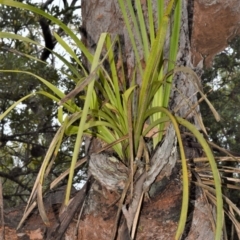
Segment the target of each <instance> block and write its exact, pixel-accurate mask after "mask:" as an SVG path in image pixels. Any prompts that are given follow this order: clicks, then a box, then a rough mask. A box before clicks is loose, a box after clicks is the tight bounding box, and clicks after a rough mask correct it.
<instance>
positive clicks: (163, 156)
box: [143, 124, 177, 192]
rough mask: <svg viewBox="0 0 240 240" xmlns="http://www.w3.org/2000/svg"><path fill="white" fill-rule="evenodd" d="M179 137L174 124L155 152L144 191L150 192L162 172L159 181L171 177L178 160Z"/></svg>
mask: <svg viewBox="0 0 240 240" xmlns="http://www.w3.org/2000/svg"><path fill="white" fill-rule="evenodd" d="M176 145H177V138H176V134H175V130H174V128H173V125H172V124H171V125H170V126H169V128H168V131H167V134H166V136H165V138H164V141H163V143H162V145H161V146H159V147H158V149H157V150H156V152H155V153H154V155H153V157H152V159H151V164H150V169H149V171H148V172H147V174H146V180H145V182H144V184H143V191H144V192H148V189H149V187H150V186H151V185H152V183H153V182H154V181H155V179H156V177H157V176H158V175H159V174H160V178H159V181H161V179H162V178H163V177H165V176H166V177H169V176H170V174H171V173H172V169H173V168H174V166H175V164H176V161H177V148H176Z"/></svg>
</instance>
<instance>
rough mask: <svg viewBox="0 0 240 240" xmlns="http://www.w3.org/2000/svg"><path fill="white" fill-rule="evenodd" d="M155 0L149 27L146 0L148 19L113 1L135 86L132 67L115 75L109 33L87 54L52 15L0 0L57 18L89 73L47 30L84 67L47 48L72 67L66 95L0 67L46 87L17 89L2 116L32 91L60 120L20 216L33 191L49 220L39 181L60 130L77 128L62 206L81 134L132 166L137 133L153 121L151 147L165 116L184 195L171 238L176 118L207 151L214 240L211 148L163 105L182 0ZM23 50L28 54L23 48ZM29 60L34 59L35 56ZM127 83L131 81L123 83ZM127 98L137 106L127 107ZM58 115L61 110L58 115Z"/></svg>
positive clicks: (186, 194) (145, 131) (219, 197)
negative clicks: (176, 189)
mask: <svg viewBox="0 0 240 240" xmlns="http://www.w3.org/2000/svg"><path fill="white" fill-rule="evenodd" d="M157 2H158V11H157V16H156V17H157V19H158V21H157V22H158V24H157V26H156V25H155V23H154V13H153V9H152V2H151V0H148V1H147V6H148V19H144V16H143V10H142V6H141V4H140V1H136V6H135V7H136V14H135V12H134V9H133V6H132V1H130V0H126V1H120V0H119V6H120V8H121V11H122V15H123V17H124V20H125V24H126V26H127V29H128V32H129V37H130V39H131V43H132V47H133V50H134V53H135V58H136V69H135V71H136V72H138V73H139V74H140V76H141V79H142V83H141V85H140V86H137V85H136V84H135V76H136V74H135V75H133V78H132V79H130V80H129V79H126V77H125V76H126V74H125V72H124V69H123V68H122V69H121V71H122V73H121V76H123V77H122V79H121V80H120V79H119V76H118V73H117V67H116V62H115V59H114V52H113V47H114V46H115V45H116V44H118V45H119V46H120V42H119V38H118V37H116V38H115V39H112V38H111V36H110V35H109V34H108V33H102V34H101V35H100V37H99V41H98V43H97V48H96V51H95V53H94V55H92V54H91V53H90V51H88V49H87V48H86V47H85V46H84V44H83V43H82V42H81V40H79V38H78V37H77V36H76V35H75V34H74V33H73V32H72V31H71V30H70V29H69V28H68V27H67V26H66V25H64V24H63V23H62V22H61V21H59V20H58V19H56V18H54V17H52V16H51V15H49V14H47V13H45V12H43V11H41V10H40V9H37V8H35V7H33V6H30V5H26V4H22V3H20V2H16V1H11V0H8V1H4V0H0V3H2V4H5V5H8V6H13V7H18V8H21V9H25V10H29V11H32V12H34V13H36V14H39V15H41V16H42V17H45V18H47V19H49V20H51V21H52V22H54V23H55V24H57V25H58V26H59V27H61V28H62V29H63V30H64V31H65V33H66V34H67V35H68V36H69V37H70V38H71V39H72V40H73V41H74V43H75V44H76V46H77V47H78V48H79V49H80V50H81V52H82V54H83V55H84V56H85V57H86V59H87V60H88V61H89V63H90V66H91V69H90V72H89V74H88V73H87V71H86V69H85V68H84V66H83V64H82V63H81V61H80V60H79V58H78V56H77V55H76V54H75V53H74V51H72V49H71V48H70V47H69V46H68V44H67V43H66V42H65V41H64V40H63V39H62V38H61V37H60V36H58V35H57V34H56V33H54V37H55V38H56V40H57V41H58V43H59V44H60V45H61V46H62V47H63V48H64V49H65V51H66V53H68V54H69V55H70V56H71V58H73V59H74V60H75V61H76V63H77V64H78V67H80V69H81V70H82V72H83V73H84V76H82V75H81V74H80V73H79V71H78V69H77V68H76V67H74V66H73V65H72V64H71V63H69V62H68V61H67V60H66V59H64V58H63V57H61V56H60V55H59V54H57V53H56V52H54V51H52V53H53V54H54V55H55V56H56V57H57V58H59V60H61V61H62V62H63V63H64V64H65V66H66V67H67V68H68V69H69V71H71V73H72V75H73V76H74V80H75V79H78V82H77V84H76V88H75V89H74V90H73V91H72V92H70V93H69V94H68V95H65V94H64V93H63V92H62V91H61V90H60V89H58V88H57V86H54V85H52V84H51V83H50V82H48V81H47V80H46V79H43V78H41V77H39V76H37V75H35V74H33V73H30V72H24V71H20V70H5V71H3V70H1V72H5V73H7V72H12V73H13V72H14V73H16V74H17V73H24V74H30V75H32V76H33V77H34V78H36V79H37V80H39V81H41V82H42V83H43V84H45V85H46V86H47V87H48V88H49V92H47V91H37V92H35V93H32V94H29V95H27V96H24V97H23V98H22V99H20V100H19V101H17V102H16V103H14V104H13V105H12V106H11V107H10V108H9V109H8V110H7V111H6V112H5V113H3V114H2V115H1V116H0V119H3V118H4V117H5V116H6V115H7V114H8V113H9V112H10V111H11V109H13V108H14V107H15V106H16V105H17V104H18V103H20V102H21V101H24V100H26V99H27V98H29V97H30V96H32V95H34V94H41V95H44V96H46V97H47V98H50V99H52V100H53V101H55V102H57V103H59V105H60V106H59V110H58V120H59V122H60V123H61V126H60V128H59V130H58V132H57V133H56V135H55V137H54V139H53V140H52V143H51V145H50V146H49V149H48V152H47V154H46V156H45V159H44V161H43V163H42V167H41V169H40V171H39V174H38V176H37V179H36V182H35V185H34V187H33V190H32V193H31V196H30V198H29V201H28V205H27V208H26V211H25V215H24V216H25V217H26V214H27V211H28V209H29V207H30V205H31V204H32V202H33V201H34V199H35V198H37V201H38V207H39V211H40V214H41V217H42V219H43V221H44V222H45V223H46V224H49V220H48V218H47V215H46V213H45V210H44V205H43V200H42V186H43V184H44V179H45V178H46V176H47V175H48V173H49V168H50V167H51V166H52V163H53V161H54V159H55V157H56V155H57V152H58V150H59V148H60V145H61V141H62V138H63V136H64V134H66V135H68V136H71V135H76V142H75V147H74V152H73V157H72V161H71V166H70V169H69V179H68V185H67V190H66V197H65V205H67V204H68V202H69V197H70V189H71V186H72V181H73V177H74V170H75V167H76V164H77V160H78V155H79V146H81V144H82V141H83V137H84V136H85V135H88V136H94V137H97V138H99V139H101V140H102V141H104V142H105V143H106V144H107V145H109V146H110V145H111V147H112V148H113V150H114V152H115V153H116V154H117V155H118V157H119V159H121V160H122V161H123V162H125V164H126V165H127V166H129V168H131V169H132V171H133V161H134V159H135V157H136V153H137V152H138V149H139V147H140V139H142V138H143V137H145V136H147V134H148V133H149V131H150V130H151V129H153V128H157V129H158V131H159V134H158V135H157V136H156V137H155V138H154V140H153V141H154V146H156V145H157V143H158V142H159V141H160V140H162V137H163V134H162V130H163V129H164V126H165V123H166V121H168V122H172V123H173V125H174V128H175V131H176V135H177V138H178V142H179V148H180V155H181V161H182V172H183V202H182V210H181V216H180V221H179V226H178V230H177V232H176V237H175V239H180V238H181V235H182V233H183V231H184V228H185V224H186V218H187V210H188V201H189V181H188V170H187V163H186V159H185V153H184V149H183V144H182V140H181V136H180V130H179V127H178V125H179V124H180V125H183V126H185V127H186V128H188V129H189V130H190V131H191V132H192V133H193V134H194V136H195V137H196V138H197V139H198V140H199V142H200V143H201V145H202V146H203V148H204V150H205V152H206V154H207V156H208V159H209V163H210V166H211V170H212V173H213V177H214V184H215V189H216V206H217V221H216V237H215V239H221V232H222V222H223V212H222V209H223V203H222V193H221V181H220V176H219V174H218V169H217V166H216V164H215V161H214V158H213V155H212V153H211V150H210V148H209V147H208V145H207V143H206V141H205V140H204V139H203V138H202V137H201V134H200V133H199V132H198V131H197V129H196V128H195V127H194V126H193V125H191V124H190V123H189V122H187V121H186V120H183V119H181V118H179V117H175V116H173V115H172V114H171V112H170V111H169V110H167V107H168V102H169V96H170V92H171V82H172V78H173V71H172V70H173V69H174V62H175V61H176V54H177V50H178V40H179V31H180V22H181V7H182V4H181V1H180V0H176V1H174V0H170V1H169V3H168V5H167V6H166V8H165V6H164V1H157ZM125 3H126V5H125ZM173 8H174V11H173ZM164 9H165V10H164ZM129 15H130V17H129ZM171 16H173V28H172V31H171V34H170V36H171V38H170V50H169V56H168V60H167V61H165V60H164V56H163V50H164V43H165V39H166V34H167V31H168V27H169V22H170V18H171ZM131 23H133V27H134V29H135V32H136V36H134V35H133V34H132V30H131ZM0 37H1V38H8V39H18V40H20V41H24V42H28V43H31V44H38V43H37V42H35V41H32V40H31V39H29V38H26V37H22V36H19V35H15V34H11V33H4V32H1V33H0ZM136 42H138V43H139V44H140V47H141V49H142V50H143V53H144V54H143V57H144V61H145V63H146V67H145V68H144V69H143V68H142V64H141V59H140V56H139V53H138V49H137V44H136ZM103 49H104V51H103ZM119 51H120V52H119V53H120V55H121V49H119ZM103 52H104V53H103ZM26 56H27V57H29V58H33V57H31V56H28V55H26ZM33 59H34V60H37V61H39V60H38V59H36V58H33ZM120 60H121V59H120ZM104 61H108V62H109V64H110V71H109V72H107V71H106V69H105V68H104V66H103V62H104ZM166 64H167V65H166ZM166 66H167V67H166ZM68 77H71V76H68ZM127 81H129V82H130V83H129V82H127ZM129 85H130V87H128V88H127V86H129ZM80 91H85V93H86V94H85V97H84V99H83V100H84V106H83V108H82V109H81V108H80V107H79V106H77V105H76V104H75V103H74V101H72V99H73V98H75V97H76V95H77V94H78V93H79V92H80ZM137 92H139V97H138V101H136V103H135V101H133V96H134V95H135V94H136V93H137ZM133 102H134V103H133ZM133 104H136V105H135V106H134V107H133V108H132V106H133ZM132 109H134V110H132ZM66 114H67V115H66ZM64 115H66V116H65V117H64ZM147 121H149V124H148V126H147V127H146V128H145V129H144V124H145V123H146V122H147Z"/></svg>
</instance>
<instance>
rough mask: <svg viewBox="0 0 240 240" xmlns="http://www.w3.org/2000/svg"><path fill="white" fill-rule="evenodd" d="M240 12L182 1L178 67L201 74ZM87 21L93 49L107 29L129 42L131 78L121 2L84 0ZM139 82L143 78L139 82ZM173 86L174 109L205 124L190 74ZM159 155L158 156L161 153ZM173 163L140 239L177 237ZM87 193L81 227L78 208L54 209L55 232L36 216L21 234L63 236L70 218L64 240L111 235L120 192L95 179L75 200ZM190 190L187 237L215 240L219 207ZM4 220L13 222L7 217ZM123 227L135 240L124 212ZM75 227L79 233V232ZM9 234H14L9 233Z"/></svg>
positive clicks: (200, 0) (223, 4)
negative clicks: (68, 211)
mask: <svg viewBox="0 0 240 240" xmlns="http://www.w3.org/2000/svg"><path fill="white" fill-rule="evenodd" d="M141 3H142V4H143V5H144V4H146V1H141ZM155 9H156V8H155ZM239 11H240V3H239V1H238V0H230V1H225V0H211V1H210V0H195V1H194V0H183V4H182V24H181V26H182V27H181V33H180V44H179V52H178V59H177V65H178V66H187V67H190V68H192V69H193V70H194V71H195V72H196V73H197V74H199V75H201V70H202V67H203V64H205V65H206V66H210V65H211V61H212V59H213V57H214V56H215V54H217V53H218V52H219V51H221V50H222V49H224V48H225V47H226V46H227V43H228V41H229V40H230V39H231V38H233V37H234V36H236V35H237V34H238V33H239V32H240V30H239V26H240V25H239V23H240V14H239ZM82 19H83V24H82V29H83V30H84V31H83V32H84V33H85V34H83V35H84V36H83V37H84V41H85V44H86V45H87V46H88V47H89V48H92V51H94V44H95V43H97V41H98V38H99V35H100V34H101V33H102V32H109V33H111V34H112V35H113V36H114V35H116V34H118V35H120V37H121V40H122V43H123V46H124V48H123V49H124V50H123V51H124V55H125V59H124V61H125V65H126V66H125V67H126V69H127V73H128V77H129V78H130V76H131V74H132V71H133V69H134V64H135V62H134V55H133V50H132V47H131V43H130V40H129V37H128V34H127V30H126V27H125V26H124V22H123V18H122V16H121V13H120V9H119V7H118V0H101V1H100V0H99V1H95V0H82ZM133 32H134V29H133ZM166 48H167V44H166ZM139 53H140V56H141V57H142V58H143V56H142V49H139ZM140 82H141V81H140V79H139V80H138V83H139V84H140ZM173 86H174V87H173V91H172V94H171V100H170V104H169V105H170V109H171V110H172V111H173V112H174V113H175V114H176V115H179V116H181V117H186V118H188V120H190V121H192V122H193V123H194V124H195V125H196V126H198V127H199V128H200V127H201V122H200V121H199V118H198V117H196V116H200V109H199V107H196V108H195V110H194V111H190V112H189V110H190V109H191V107H192V106H194V105H195V104H196V103H197V96H196V91H197V89H196V87H195V85H194V84H193V80H192V79H191V76H189V75H187V74H183V73H178V74H176V76H175V78H174V83H173ZM183 96H184V97H183ZM171 131H172V130H171V129H169V130H168V133H167V137H165V139H164V141H165V142H166V141H171V142H172V144H171V145H169V144H165V145H164V143H163V144H162V145H161V147H162V149H161V150H162V152H164V153H165V152H168V151H170V152H171V151H172V149H168V148H169V146H173V147H176V146H175V144H174V138H173V137H171ZM168 138H169V139H168ZM170 138H172V140H171V139H170ZM187 147H188V146H186V152H187V157H189V158H193V157H198V156H199V154H201V152H199V149H194V148H190V149H189V148H187ZM156 154H157V153H155V154H154V156H160V155H156ZM170 155H171V154H170ZM170 155H169V158H170V157H171V156H170ZM169 162H170V163H169V165H167V164H166V166H165V167H164V169H165V171H166V172H165V174H163V173H161V174H160V175H159V176H157V178H156V181H155V183H154V184H153V186H152V187H151V189H150V200H149V199H145V200H144V203H143V206H142V210H141V215H140V220H139V223H138V229H137V235H136V239H137V240H140V239H148V240H150V239H153V240H157V239H163V240H169V239H174V236H175V232H176V229H177V225H178V221H179V214H180V209H181V200H182V189H181V188H182V184H181V167H180V166H178V164H177V163H176V164H175V162H174V161H173V162H171V161H169ZM163 175H165V176H163ZM85 192H87V198H86V199H85V203H84V204H82V205H83V214H82V215H81V218H80V224H79V225H78V224H77V225H76V217H77V216H75V218H73V217H74V211H73V213H72V215H69V216H64V218H63V219H61V217H60V219H58V220H57V218H56V214H55V215H54V212H52V211H50V210H49V215H50V219H52V222H53V226H55V228H53V227H52V228H51V230H52V229H54V231H52V232H51V231H50V230H47V233H48V234H46V231H45V230H44V229H46V228H45V227H44V226H43V225H42V224H40V223H39V222H41V220H40V218H39V216H37V215H36V214H33V215H32V216H31V217H30V218H29V219H28V221H27V223H26V225H25V226H24V228H23V229H21V231H20V232H21V233H22V236H26V235H28V236H29V239H61V236H59V234H58V232H59V231H60V230H61V229H62V227H63V225H64V221H65V222H66V218H68V219H70V220H72V221H71V223H70V225H69V226H68V229H67V232H66V233H65V237H66V238H65V239H81V240H84V239H86V240H89V239H93V240H94V239H104V240H105V239H111V236H112V232H113V227H114V221H115V217H116V212H117V209H118V200H119V195H118V193H116V192H113V191H109V190H107V189H106V188H105V187H104V186H102V185H101V184H100V183H99V182H98V181H96V180H93V182H91V187H90V189H87V186H86V187H85V188H84V189H83V190H81V192H80V193H78V195H76V196H75V200H74V198H73V201H72V202H73V203H74V202H75V204H76V202H81V203H82V202H83V196H84V194H85ZM190 192H191V199H190V207H189V213H188V221H187V227H186V230H185V232H184V239H188V240H190V239H192V240H196V239H199V240H208V239H209V240H212V239H214V229H213V225H212V220H213V218H214V217H213V218H211V217H210V216H212V215H214V210H213V209H210V208H209V204H207V202H206V198H205V197H204V196H203V194H202V192H201V190H200V189H199V188H197V187H195V186H192V187H191V191H190ZM72 207H75V208H74V209H75V210H76V213H79V211H80V209H79V208H80V206H79V205H74V206H73V205H72ZM15 213H16V212H15V211H10V212H8V213H6V214H5V215H6V219H8V218H12V217H13V216H16V215H14V214H15ZM59 220H60V222H59ZM5 222H6V224H7V225H8V221H5ZM55 223H58V225H57V226H56V224H55ZM33 224H34V225H37V227H36V228H34V226H33ZM120 225H121V227H120V229H119V232H118V236H117V239H122V240H127V239H130V238H129V235H128V232H127V231H126V223H125V221H124V217H123V216H122V218H121V221H120ZM65 226H66V224H65ZM15 227H16V226H15V225H9V226H8V227H7V228H6V236H7V237H6V239H17V237H15V236H16V235H15V230H14V228H15ZM76 228H77V235H76V234H75V230H76ZM44 232H45V233H44ZM49 232H51V234H50V233H49ZM63 232H64V231H63ZM10 233H12V234H13V235H10ZM31 234H32V235H31ZM33 234H35V235H33ZM75 235H76V236H75ZM19 236H20V235H19ZM46 236H48V238H46ZM19 239H20V238H19Z"/></svg>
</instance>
